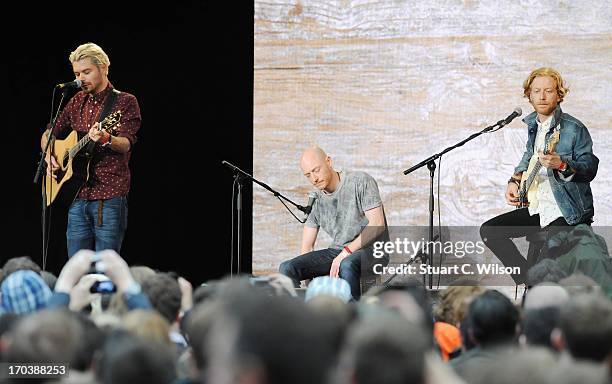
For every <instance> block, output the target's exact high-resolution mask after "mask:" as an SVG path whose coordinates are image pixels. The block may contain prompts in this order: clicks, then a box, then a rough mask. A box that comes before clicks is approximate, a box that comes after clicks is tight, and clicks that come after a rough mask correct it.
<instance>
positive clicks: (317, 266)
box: [279, 248, 371, 300]
mask: <svg viewBox="0 0 612 384" xmlns="http://www.w3.org/2000/svg"><path fill="white" fill-rule="evenodd" d="M341 251H342V250H341V249H333V248H326V249H321V250H318V251H313V252H308V253H305V254H303V255H300V256H297V257H294V258H293V259H291V260H287V261H284V262H282V263H281V265H280V267H279V272H280V273H282V274H283V275H285V276H289V277H290V278H291V280H293V284H294V285H295V286H296V287H299V286H300V281H301V280H307V279H312V278H314V277H317V276H325V275H329V270H330V268H331V265H332V262H333V261H334V258H335V257H336V256H338V254H340V252H341ZM362 257H371V250H370V249H369V248H362V249H359V250H357V251H355V252H353V253H352V254H350V255H349V256H348V257H347V258H346V259H344V260H342V262H341V263H340V272H339V277H340V278H341V279H344V280H346V281H347V282H348V283H349V285H350V287H351V294H352V296H353V299H355V300H359V298H360V297H361V285H360V277H361V259H362Z"/></svg>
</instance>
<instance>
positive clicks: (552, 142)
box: [544, 129, 560, 154]
mask: <svg viewBox="0 0 612 384" xmlns="http://www.w3.org/2000/svg"><path fill="white" fill-rule="evenodd" d="M559 135H560V134H559V130H558V129H557V130H555V132H554V133H553V134H552V135H551V136H550V138H549V139H548V143H546V150H545V151H544V153H545V154H549V153H551V152H554V151H555V148H556V147H557V143H558V142H559Z"/></svg>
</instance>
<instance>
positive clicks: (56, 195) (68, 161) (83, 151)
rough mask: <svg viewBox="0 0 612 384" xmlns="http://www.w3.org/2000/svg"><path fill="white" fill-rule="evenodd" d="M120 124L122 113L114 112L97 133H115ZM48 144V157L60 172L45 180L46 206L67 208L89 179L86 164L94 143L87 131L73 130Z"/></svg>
mask: <svg viewBox="0 0 612 384" xmlns="http://www.w3.org/2000/svg"><path fill="white" fill-rule="evenodd" d="M120 121H121V111H117V112H114V113H112V114H110V115H108V116H107V117H106V118H105V119H104V120H102V121H101V122H100V124H99V126H98V130H99V131H106V132H108V133H110V134H111V135H112V134H116V128H117V127H118V125H119V122H120ZM51 144H52V146H51V154H52V155H53V156H54V157H55V159H56V160H57V163H58V164H59V169H58V170H56V171H55V176H56V177H57V178H53V177H50V176H49V175H47V176H46V177H45V194H46V200H47V205H51V203H53V202H56V203H58V204H61V205H63V206H66V207H68V206H69V205H70V204H72V202H73V201H74V199H75V198H76V196H77V194H78V193H79V191H80V190H81V187H82V186H83V185H84V184H85V183H86V182H87V180H88V179H89V163H90V161H91V159H92V157H93V148H94V146H95V142H93V141H91V138H90V137H89V135H88V134H87V132H77V131H72V132H70V134H69V135H68V136H67V137H66V138H65V139H64V140H57V139H55V140H54V142H53V143H51Z"/></svg>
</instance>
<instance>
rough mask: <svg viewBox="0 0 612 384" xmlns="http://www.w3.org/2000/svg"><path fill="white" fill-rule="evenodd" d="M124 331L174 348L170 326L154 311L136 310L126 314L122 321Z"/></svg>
mask: <svg viewBox="0 0 612 384" xmlns="http://www.w3.org/2000/svg"><path fill="white" fill-rule="evenodd" d="M121 325H122V327H123V329H125V330H127V331H129V332H131V333H132V334H134V335H136V336H138V337H142V338H143V339H147V340H155V341H157V342H158V343H160V344H164V345H167V346H168V347H173V345H174V344H173V343H172V341H171V340H170V324H169V323H168V321H167V320H166V319H165V318H164V317H163V316H162V315H160V314H159V313H157V312H155V311H153V310H144V309H136V310H133V311H129V312H128V313H126V314H125V315H124V316H123V318H122V319H121Z"/></svg>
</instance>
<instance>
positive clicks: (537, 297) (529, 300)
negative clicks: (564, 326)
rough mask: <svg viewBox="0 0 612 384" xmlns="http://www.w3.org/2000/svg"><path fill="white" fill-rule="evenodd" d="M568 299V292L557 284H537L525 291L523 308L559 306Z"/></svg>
mask: <svg viewBox="0 0 612 384" xmlns="http://www.w3.org/2000/svg"><path fill="white" fill-rule="evenodd" d="M568 300H569V293H568V292H567V290H565V288H563V287H562V286H560V285H558V284H550V283H546V284H545V285H544V284H538V285H536V286H535V287H533V288H531V289H530V290H529V292H527V296H526V297H525V310H528V309H539V308H543V307H551V306H552V307H560V306H561V305H563V304H564V303H565V302H566V301H568Z"/></svg>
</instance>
